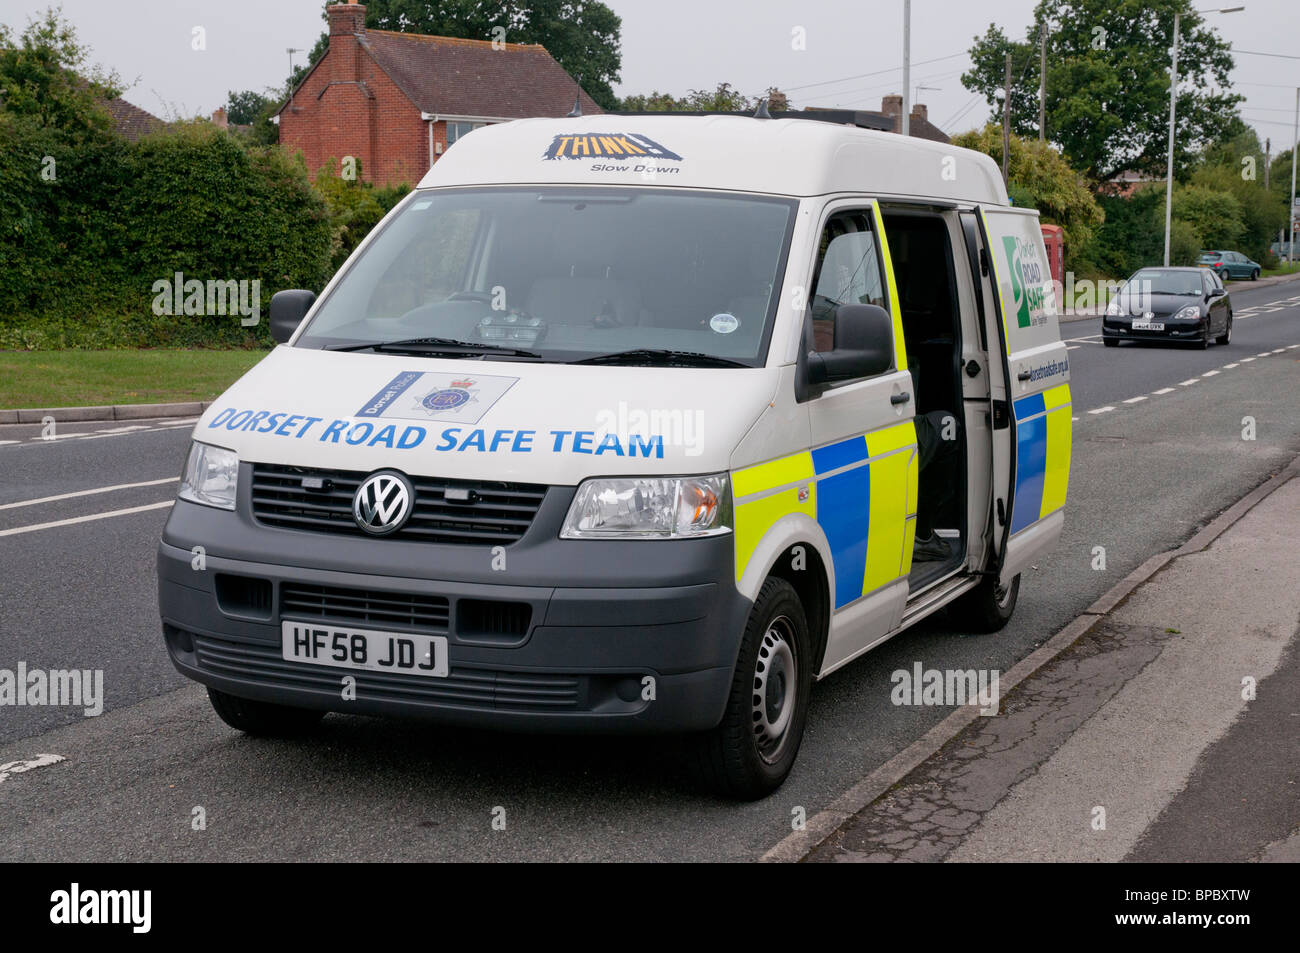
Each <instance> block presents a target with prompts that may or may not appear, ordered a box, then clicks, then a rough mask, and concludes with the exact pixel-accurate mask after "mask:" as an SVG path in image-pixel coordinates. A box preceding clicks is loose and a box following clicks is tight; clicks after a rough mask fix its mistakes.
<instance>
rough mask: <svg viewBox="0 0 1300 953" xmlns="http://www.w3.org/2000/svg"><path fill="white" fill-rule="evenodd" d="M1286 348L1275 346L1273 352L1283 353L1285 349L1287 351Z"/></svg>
mask: <svg viewBox="0 0 1300 953" xmlns="http://www.w3.org/2000/svg"><path fill="white" fill-rule="evenodd" d="M1285 350H1286V348H1284V347H1275V348H1273V353H1274V354H1281V353H1282V352H1283V351H1285Z"/></svg>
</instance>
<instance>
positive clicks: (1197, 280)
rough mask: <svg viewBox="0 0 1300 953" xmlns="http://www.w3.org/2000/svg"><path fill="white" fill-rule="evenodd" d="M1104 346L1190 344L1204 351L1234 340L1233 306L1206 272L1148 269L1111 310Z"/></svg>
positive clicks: (1135, 278) (1104, 320) (1129, 283)
mask: <svg viewBox="0 0 1300 953" xmlns="http://www.w3.org/2000/svg"><path fill="white" fill-rule="evenodd" d="M1101 335H1102V341H1103V342H1104V343H1105V345H1106V346H1107V347H1115V346H1116V345H1117V344H1119V342H1120V341H1190V342H1191V343H1193V344H1196V345H1199V346H1200V347H1202V348H1207V347H1209V346H1210V341H1211V340H1214V341H1216V342H1217V343H1219V344H1227V343H1228V341H1229V340H1230V339H1231V337H1232V302H1231V300H1230V299H1229V297H1228V292H1227V290H1226V289H1225V288H1224V287H1223V283H1222V282H1221V281H1219V280H1218V278H1217V277H1216V276H1215V275H1214V274H1213V273H1212V272H1210V271H1208V270H1207V269H1204V268H1143V269H1141V270H1140V271H1137V272H1135V273H1134V274H1133V277H1131V278H1129V280H1128V281H1126V282H1125V283H1124V287H1123V288H1121V289H1120V291H1119V294H1118V295H1116V296H1115V298H1114V300H1113V301H1111V303H1110V305H1109V306H1108V307H1107V308H1106V314H1105V316H1104V317H1103V318H1102V322H1101Z"/></svg>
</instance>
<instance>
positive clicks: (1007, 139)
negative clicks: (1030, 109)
mask: <svg viewBox="0 0 1300 953" xmlns="http://www.w3.org/2000/svg"><path fill="white" fill-rule="evenodd" d="M1010 157H1011V54H1010V53H1008V54H1007V78H1006V87H1005V89H1004V91H1003V95H1002V184H1003V185H1010V184H1011V177H1010V175H1009V173H1008V171H1007V170H1008V169H1009V168H1010V163H1011V158H1010Z"/></svg>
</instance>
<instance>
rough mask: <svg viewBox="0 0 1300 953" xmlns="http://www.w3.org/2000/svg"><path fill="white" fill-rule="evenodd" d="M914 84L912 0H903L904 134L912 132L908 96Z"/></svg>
mask: <svg viewBox="0 0 1300 953" xmlns="http://www.w3.org/2000/svg"><path fill="white" fill-rule="evenodd" d="M911 86H912V0H903V118H902V121H901V123H900V124H899V129H900V130H901V131H902V133H903V135H904V136H910V135H911V134H912V123H911V113H912V103H911V102H910V101H909V100H908V98H907V93H908V90H909V89H911Z"/></svg>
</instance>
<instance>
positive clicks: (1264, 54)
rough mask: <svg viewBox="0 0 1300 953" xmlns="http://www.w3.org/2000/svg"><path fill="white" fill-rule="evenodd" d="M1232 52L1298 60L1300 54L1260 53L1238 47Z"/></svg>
mask: <svg viewBox="0 0 1300 953" xmlns="http://www.w3.org/2000/svg"><path fill="white" fill-rule="evenodd" d="M1232 52H1234V53H1245V54H1246V55H1247V56H1272V57H1275V58H1277V59H1279V60H1300V56H1296V55H1295V54H1293V53H1260V52H1257V51H1256V50H1238V49H1234V50H1233V51H1232Z"/></svg>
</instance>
